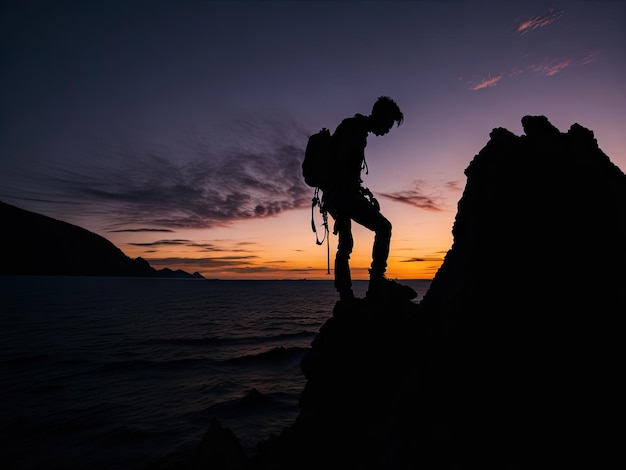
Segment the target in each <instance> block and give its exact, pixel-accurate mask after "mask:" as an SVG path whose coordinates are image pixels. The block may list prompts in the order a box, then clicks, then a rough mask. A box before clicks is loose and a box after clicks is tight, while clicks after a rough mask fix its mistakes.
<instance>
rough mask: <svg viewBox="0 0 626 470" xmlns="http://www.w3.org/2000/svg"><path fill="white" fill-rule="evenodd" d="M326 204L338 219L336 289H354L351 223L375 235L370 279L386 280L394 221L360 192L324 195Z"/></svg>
mask: <svg viewBox="0 0 626 470" xmlns="http://www.w3.org/2000/svg"><path fill="white" fill-rule="evenodd" d="M324 205H325V207H326V208H327V210H328V212H329V213H330V215H331V216H332V217H333V219H335V228H334V233H336V234H337V235H338V237H339V241H338V244H337V253H336V255H335V288H336V289H337V291H339V292H341V291H344V290H348V289H350V288H351V287H352V278H351V276H350V262H349V261H350V254H351V253H352V248H353V247H354V239H353V238H352V221H353V220H354V221H355V222H356V223H358V224H359V225H362V226H363V227H365V228H367V229H369V230H371V231H373V232H374V245H373V247H372V264H371V269H370V277H378V276H380V277H383V276H384V274H385V271H386V270H387V258H388V257H389V245H390V242H391V222H389V221H388V220H387V219H386V218H385V217H384V216H383V215H382V214H381V213H380V210H379V208H378V203H377V202H376V201H375V200H373V198H372V200H371V199H369V198H368V197H367V196H366V194H365V193H363V192H362V191H359V190H350V191H341V190H339V191H336V192H334V193H331V194H330V195H329V196H328V197H326V194H324Z"/></svg>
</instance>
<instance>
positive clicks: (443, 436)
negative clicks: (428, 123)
mask: <svg viewBox="0 0 626 470" xmlns="http://www.w3.org/2000/svg"><path fill="white" fill-rule="evenodd" d="M522 125H523V129H524V135H522V136H516V135H514V134H513V133H511V132H510V131H508V130H506V129H503V128H497V129H493V131H492V132H491V134H490V140H489V141H488V142H487V144H486V145H485V147H484V148H483V149H482V150H481V151H480V152H479V153H478V154H477V155H476V156H475V157H474V159H473V160H472V161H471V163H470V164H469V166H468V167H467V169H466V171H465V174H466V176H467V182H466V186H465V190H464V192H463V195H462V197H461V199H460V201H459V203H458V212H457V215H456V219H455V222H454V226H453V227H452V233H453V236H454V241H453V245H452V247H451V248H450V250H449V251H448V252H447V255H446V257H445V259H444V262H443V264H442V266H441V268H440V269H439V270H438V272H437V273H436V275H435V277H434V279H433V281H432V283H431V286H430V288H429V290H428V292H427V293H426V294H425V296H424V298H423V299H422V300H421V301H420V302H419V303H413V302H408V301H404V302H388V303H384V304H380V303H379V304H374V303H371V302H369V301H366V300H361V301H359V302H355V303H345V302H341V301H340V302H337V303H336V305H335V307H334V310H333V312H332V316H331V317H330V318H329V319H328V320H327V322H326V323H325V324H324V325H323V326H322V328H321V329H320V331H319V333H318V334H317V336H316V337H315V339H314V340H313V342H312V344H311V349H310V351H309V352H308V353H307V355H306V356H305V357H304V359H303V360H302V363H301V369H302V371H303V373H304V375H305V377H306V379H307V383H306V386H305V388H304V390H303V392H302V395H301V399H300V407H301V409H300V414H299V415H298V417H297V419H296V420H295V421H294V423H293V424H292V425H291V426H289V427H288V428H286V429H285V430H284V431H283V432H282V433H281V434H280V435H278V436H270V437H269V438H268V439H267V440H265V441H263V442H260V443H259V444H258V451H257V453H256V455H253V456H248V455H245V453H244V452H243V451H242V449H241V446H239V445H238V439H237V437H236V436H235V435H234V434H233V433H232V432H231V431H230V430H229V429H228V428H223V427H222V426H221V424H220V423H219V421H213V422H212V423H211V424H210V427H209V430H208V431H207V433H206V435H205V436H204V439H203V440H202V442H201V443H200V444H199V446H198V449H197V452H196V453H195V455H194V456H193V457H192V458H191V459H190V462H189V464H188V465H187V466H186V467H185V468H187V469H194V470H196V469H201V468H211V469H263V470H266V469H267V470H269V469H273V470H283V469H284V470H287V469H294V468H297V469H305V470H313V469H320V468H346V469H348V468H349V469H356V468H358V469H367V470H379V469H384V470H408V469H428V470H432V469H446V470H447V469H450V470H452V469H498V470H500V469H538V468H541V469H543V468H569V467H572V468H573V467H578V468H609V467H611V466H612V465H614V464H613V462H617V461H621V460H622V447H623V446H622V442H621V434H620V432H619V428H620V427H621V423H623V421H624V412H623V404H622V403H623V397H624V396H625V395H626V390H625V387H624V385H623V380H622V379H621V372H622V370H623V357H624V347H623V344H624V340H623V324H624V320H623V317H624V313H625V312H626V268H625V267H626V244H625V243H624V241H625V240H626V175H625V174H624V173H623V172H622V171H621V170H620V169H619V168H618V167H616V166H615V165H614V164H613V163H611V161H610V160H609V158H608V157H607V155H605V154H604V153H603V152H602V151H601V150H600V148H599V147H598V144H597V141H596V139H595V138H594V134H593V132H592V131H590V130H588V129H586V128H584V127H582V126H580V125H579V124H574V125H572V126H571V127H570V129H569V130H568V132H566V133H563V132H560V131H559V130H558V129H557V128H555V127H554V126H553V125H552V124H551V123H550V122H549V121H548V119H547V118H546V117H545V116H524V117H523V118H522ZM418 217H419V215H418ZM416 238H419V234H416Z"/></svg>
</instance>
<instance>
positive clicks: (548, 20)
mask: <svg viewBox="0 0 626 470" xmlns="http://www.w3.org/2000/svg"><path fill="white" fill-rule="evenodd" d="M563 13H564V11H563V10H559V11H555V10H550V11H549V12H548V13H546V14H544V15H539V16H533V17H531V18H529V19H527V20H524V21H521V22H520V24H519V25H518V26H517V32H518V33H521V34H526V33H527V32H528V31H533V30H535V29H538V28H543V27H544V26H548V25H549V24H552V23H554V22H555V21H556V20H557V19H559V17H560V16H561V15H563Z"/></svg>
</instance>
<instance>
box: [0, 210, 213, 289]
mask: <svg viewBox="0 0 626 470" xmlns="http://www.w3.org/2000/svg"><path fill="white" fill-rule="evenodd" d="M0 220H2V227H3V228H2V231H1V232H0V233H1V235H0V246H2V249H3V250H4V254H3V256H2V260H1V261H0V274H25V275H65V276H141V277H180V278H184V277H188V278H192V277H193V278H202V275H201V274H199V273H194V274H189V273H186V272H184V271H181V270H177V271H172V270H171V269H168V268H165V269H162V270H156V269H154V268H153V267H152V266H150V264H149V263H148V262H147V261H146V260H144V259H143V258H136V259H131V258H129V257H128V256H126V255H125V254H124V253H123V252H122V251H121V250H120V249H119V248H117V247H116V246H115V245H114V244H113V243H111V242H110V241H109V240H107V239H106V238H104V237H101V236H100V235H97V234H95V233H93V232H90V231H88V230H85V229H84V228H81V227H78V226H76V225H72V224H69V223H67V222H62V221H59V220H56V219H53V218H51V217H46V216H44V215H41V214H36V213H34V212H30V211H26V210H24V209H20V208H18V207H15V206H12V205H9V204H6V203H4V202H0Z"/></svg>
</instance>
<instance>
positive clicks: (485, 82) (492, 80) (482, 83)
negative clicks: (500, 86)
mask: <svg viewBox="0 0 626 470" xmlns="http://www.w3.org/2000/svg"><path fill="white" fill-rule="evenodd" d="M501 78H502V74H499V75H496V76H493V77H492V76H491V75H489V76H488V77H487V78H483V79H482V80H479V81H478V83H475V84H470V86H469V89H470V90H472V91H476V90H482V89H483V88H487V87H490V86H495V84H496V83H498V82H499V81H500V79H501Z"/></svg>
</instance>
